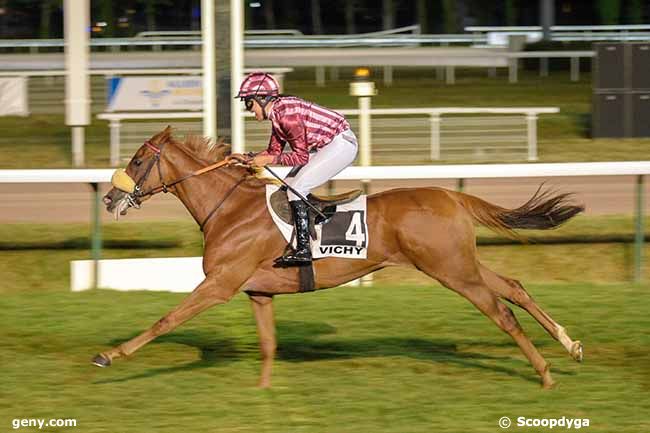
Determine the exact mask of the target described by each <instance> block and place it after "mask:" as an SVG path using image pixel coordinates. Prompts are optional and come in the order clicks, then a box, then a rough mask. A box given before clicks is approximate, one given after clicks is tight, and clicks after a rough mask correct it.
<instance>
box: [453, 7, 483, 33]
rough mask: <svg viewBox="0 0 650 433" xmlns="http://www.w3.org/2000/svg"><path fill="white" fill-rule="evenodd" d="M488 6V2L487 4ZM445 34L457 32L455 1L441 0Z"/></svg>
mask: <svg viewBox="0 0 650 433" xmlns="http://www.w3.org/2000/svg"><path fill="white" fill-rule="evenodd" d="M487 4H488V5H489V2H488V3H487ZM442 10H443V16H444V29H445V33H456V32H457V31H458V24H457V23H458V18H457V16H456V1H455V0H442Z"/></svg>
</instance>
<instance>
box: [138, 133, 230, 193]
mask: <svg viewBox="0 0 650 433" xmlns="http://www.w3.org/2000/svg"><path fill="white" fill-rule="evenodd" d="M144 145H145V146H147V147H148V148H149V149H151V150H153V151H154V153H155V154H156V155H155V156H154V158H153V159H152V160H151V163H150V164H149V167H147V171H145V173H144V176H142V178H140V181H139V182H138V187H136V192H135V195H136V197H138V198H140V197H145V196H148V195H154V194H158V193H159V192H161V191H162V192H164V193H167V192H168V190H169V188H171V187H173V186H174V185H176V184H179V183H181V182H183V181H184V180H187V179H189V178H191V177H194V176H199V175H201V174H203V173H207V172H208V171H211V170H214V169H217V168H219V167H223V166H224V165H228V161H226V160H223V161H219V162H217V163H215V164H212V165H209V166H207V167H203V168H202V169H199V170H196V171H193V172H192V173H189V174H186V175H185V176H182V177H179V178H178V179H175V180H173V181H171V182H169V183H165V181H163V176H162V170H161V168H160V155H161V154H162V151H163V148H164V144H163V146H161V147H160V148H159V147H157V146H155V145H154V144H152V143H151V142H150V141H149V140H147V141H145V142H144ZM154 164H156V165H157V166H158V175H159V176H160V185H158V186H155V187H153V188H150V189H149V190H148V191H140V188H139V185H141V184H143V183H144V181H145V180H147V177H148V176H149V172H151V169H152V168H153V165H154Z"/></svg>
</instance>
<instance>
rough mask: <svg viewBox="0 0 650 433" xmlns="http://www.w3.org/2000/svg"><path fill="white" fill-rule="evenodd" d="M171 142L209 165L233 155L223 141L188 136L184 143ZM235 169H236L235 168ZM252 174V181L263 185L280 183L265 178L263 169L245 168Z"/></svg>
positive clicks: (171, 139) (199, 136) (172, 139)
mask: <svg viewBox="0 0 650 433" xmlns="http://www.w3.org/2000/svg"><path fill="white" fill-rule="evenodd" d="M170 141H173V142H174V144H176V145H177V146H178V147H180V148H182V149H183V150H185V151H186V152H187V153H188V154H190V155H192V156H193V157H195V158H196V159H197V160H199V161H201V162H203V163H205V164H206V166H207V165H210V164H214V163H215V162H219V161H222V160H223V159H224V158H226V157H227V156H228V155H230V153H231V148H230V145H229V144H225V143H224V142H222V141H216V142H215V141H214V140H212V139H211V138H210V137H203V136H201V135H197V134H188V135H186V136H185V139H184V140H183V141H180V140H175V139H174V138H173V137H172V136H170ZM233 168H234V167H233ZM239 169H241V170H247V171H248V172H249V173H250V174H251V176H250V177H251V179H253V178H254V179H257V180H260V181H262V182H263V183H265V184H266V183H278V182H277V181H276V180H275V179H269V178H267V177H265V176H263V170H262V169H253V168H243V167H239Z"/></svg>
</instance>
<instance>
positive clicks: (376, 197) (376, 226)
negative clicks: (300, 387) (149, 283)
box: [93, 127, 584, 388]
mask: <svg viewBox="0 0 650 433" xmlns="http://www.w3.org/2000/svg"><path fill="white" fill-rule="evenodd" d="M228 154H229V147H228V146H225V145H222V144H218V145H214V146H211V145H210V142H209V140H205V139H203V138H201V137H188V138H187V139H186V140H185V142H179V141H177V140H175V139H174V138H173V137H172V135H171V129H170V128H169V127H167V128H166V129H165V130H164V131H162V132H160V133H158V134H156V135H154V136H153V137H152V138H151V139H149V140H147V141H146V142H145V143H144V144H143V145H142V146H141V147H140V148H139V149H138V151H137V152H136V153H135V155H134V156H133V158H132V159H131V161H130V162H129V164H128V166H127V167H126V169H125V174H126V175H128V176H127V177H128V178H130V179H131V180H130V181H131V182H132V183H133V185H135V187H133V185H132V187H131V189H130V190H129V191H128V192H125V191H124V190H120V189H117V188H115V187H114V188H113V189H111V190H110V191H109V192H108V193H107V194H106V196H105V197H104V202H105V204H106V207H107V210H108V211H109V212H116V213H118V214H125V213H126V211H127V210H128V208H129V207H131V206H136V207H139V204H140V203H141V202H143V201H145V200H146V199H148V198H150V197H151V196H153V195H154V194H155V193H157V192H160V191H161V190H165V191H169V192H171V193H172V194H174V195H175V196H176V197H178V199H180V200H181V201H182V202H183V204H184V205H185V207H186V208H187V210H188V211H189V212H190V213H191V214H192V216H193V217H194V219H195V220H196V222H197V223H198V224H199V225H200V226H201V228H202V230H203V236H204V241H205V249H204V253H203V272H204V273H205V279H204V280H203V282H201V283H200V284H199V285H198V286H197V287H196V288H195V289H194V290H193V291H192V293H191V294H190V295H188V296H187V297H186V298H185V299H184V300H183V301H182V302H181V303H180V304H179V305H178V306H177V307H176V308H174V309H173V310H172V311H170V312H169V313H168V314H167V315H165V316H164V317H162V318H161V319H160V320H159V321H158V322H156V323H155V324H154V325H153V326H152V327H151V328H149V329H147V330H146V331H144V332H143V333H142V334H140V335H138V336H136V337H135V338H133V339H131V340H129V341H126V342H124V343H122V344H120V345H119V346H117V347H114V348H112V349H110V350H107V351H105V352H102V353H100V354H98V355H97V356H96V357H95V358H94V359H93V363H94V364H96V365H98V366H101V367H106V366H108V365H110V364H111V363H112V361H114V360H115V359H116V358H120V357H124V356H128V355H131V354H133V353H134V352H135V351H136V350H138V349H139V348H141V347H142V346H144V345H145V344H147V343H148V342H150V341H152V340H153V339H154V338H156V337H158V336H160V335H162V334H165V333H167V332H170V331H171V330H173V329H175V328H176V327H177V326H179V325H181V324H182V323H184V322H186V321H187V320H189V319H191V318H192V317H194V316H196V315H197V314H199V313H200V312H202V311H204V310H206V309H208V308H210V307H213V306H215V305H217V304H224V303H226V302H228V301H229V300H230V299H231V298H232V297H233V296H235V295H236V294H237V293H239V292H244V293H246V294H247V295H248V296H249V297H250V300H251V304H252V308H253V312H254V314H255V319H256V321H257V331H258V334H259V341H260V346H261V353H262V369H261V375H260V379H259V386H262V387H267V386H270V384H271V369H272V364H273V358H274V356H275V351H276V337H275V324H274V317H273V306H272V301H273V296H274V295H277V294H285V293H297V292H298V291H299V290H300V287H299V278H298V271H297V268H295V267H289V268H278V267H274V266H273V260H274V259H275V258H276V257H278V256H280V255H281V254H282V252H283V250H284V248H285V246H286V242H285V240H284V238H283V237H282V235H281V234H280V231H279V230H278V229H277V228H276V227H275V224H274V222H273V220H272V219H271V216H270V215H269V212H268V211H267V208H266V202H265V185H266V184H267V183H268V181H265V180H262V179H259V178H257V177H255V176H252V175H251V171H250V169H249V168H245V167H242V166H238V165H232V164H229V163H226V162H228V160H224V159H225V158H226V157H227V155H228ZM220 160H223V161H224V164H221V165H223V166H222V167H220V168H217V169H213V170H203V171H200V169H201V168H205V167H206V166H208V165H209V164H213V163H214V162H215V161H220ZM197 171H200V175H195V174H197V173H196V172H197ZM122 175H123V176H124V173H122ZM114 185H116V183H114ZM122 189H124V187H122ZM567 199H568V195H567V194H560V195H553V194H550V193H541V194H540V193H539V191H538V193H536V194H535V195H534V196H533V197H532V198H531V199H530V200H529V201H528V202H526V203H525V204H524V205H522V206H520V207H519V208H517V209H512V210H510V209H504V208H501V207H498V206H495V205H493V204H490V203H487V202H485V201H483V200H481V199H479V198H477V197H474V196H471V195H469V194H463V193H460V192H454V191H450V190H446V189H443V188H400V189H394V190H390V191H385V192H381V193H378V194H372V195H370V196H369V197H368V201H367V206H368V211H367V213H368V231H369V237H370V239H371V242H370V243H369V249H368V257H367V259H364V260H350V259H341V258H325V259H320V260H317V261H315V262H314V263H313V267H314V275H315V287H316V289H325V288H329V287H336V286H340V285H342V284H344V283H346V282H348V281H352V280H354V279H356V278H359V277H361V276H363V275H366V274H368V273H370V272H373V271H376V270H379V269H382V268H385V267H387V266H408V267H413V268H416V269H419V270H420V271H422V272H424V273H425V274H427V275H429V276H430V277H431V278H434V279H435V280H438V281H439V282H440V283H441V284H442V285H443V286H445V287H447V288H449V289H451V290H453V291H455V292H457V293H459V294H460V295H462V296H464V297H465V298H467V300H469V301H470V302H471V303H472V304H474V305H475V306H476V308H478V309H479V311H481V312H482V313H483V314H485V315H486V316H488V317H489V318H490V319H492V321H494V323H495V324H496V325H497V326H498V327H499V328H500V329H501V330H502V331H504V332H506V333H508V334H509V335H510V336H511V337H512V339H513V340H514V341H515V342H516V343H517V345H518V346H519V348H520V349H521V351H522V352H523V353H524V355H525V356H526V358H528V360H529V362H530V363H531V364H532V366H533V368H534V369H535V370H536V371H537V373H538V374H539V376H540V377H541V382H542V385H543V386H544V387H545V388H549V387H552V386H553V384H554V382H553V379H552V378H551V374H550V372H549V364H548V363H547V362H546V360H545V359H544V358H543V357H542V355H541V354H540V353H539V352H538V351H537V348H536V347H535V346H534V345H533V343H532V342H531V340H530V339H529V338H528V337H527V336H526V335H525V334H524V331H523V330H522V328H521V326H520V325H519V323H518V321H517V319H516V318H515V316H514V314H513V313H512V311H511V310H510V308H508V307H507V306H506V305H504V304H503V303H502V302H501V299H505V300H507V301H509V302H511V303H513V304H515V305H517V306H519V307H521V308H523V309H524V310H526V311H527V312H528V313H529V314H530V315H531V316H533V317H534V318H535V319H536V320H537V321H538V322H539V324H540V325H542V326H543V327H544V329H546V331H547V332H548V333H549V334H550V335H551V336H552V337H553V338H555V339H556V340H558V341H559V342H560V343H561V344H562V345H563V346H564V347H565V348H566V350H567V351H568V352H569V354H570V355H571V356H572V357H573V358H574V359H575V360H576V361H581V360H582V344H581V343H580V341H574V340H572V339H571V338H569V336H568V334H567V332H566V331H565V329H564V328H563V327H562V326H560V325H559V324H558V323H557V322H555V321H554V320H553V319H552V318H551V317H550V316H549V315H548V314H547V313H546V312H545V311H544V310H542V309H541V308H540V307H539V306H538V305H537V304H536V303H535V301H534V300H533V298H532V297H531V296H530V295H529V294H528V293H527V292H526V290H525V289H524V287H523V286H522V285H521V283H519V282H518V281H516V280H514V279H511V278H508V277H504V276H502V275H499V274H497V273H495V272H493V271H491V270H490V269H488V268H487V267H486V266H484V265H483V264H481V262H480V261H479V258H478V255H477V248H476V235H475V233H474V224H480V225H484V226H487V227H489V228H491V229H493V230H496V231H498V232H501V233H504V234H506V235H510V236H511V237H515V238H519V237H518V235H517V234H516V233H515V232H514V231H513V229H519V228H523V229H550V228H554V227H557V226H559V225H560V224H562V223H564V222H565V221H567V220H569V219H570V218H572V217H573V216H574V215H576V214H577V213H579V212H581V211H583V210H584V209H583V207H581V206H576V205H573V204H570V203H568V201H567Z"/></svg>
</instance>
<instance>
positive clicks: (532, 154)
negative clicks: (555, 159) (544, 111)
mask: <svg viewBox="0 0 650 433" xmlns="http://www.w3.org/2000/svg"><path fill="white" fill-rule="evenodd" d="M526 126H527V127H526V130H527V132H528V160H529V161H537V114H535V113H526Z"/></svg>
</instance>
